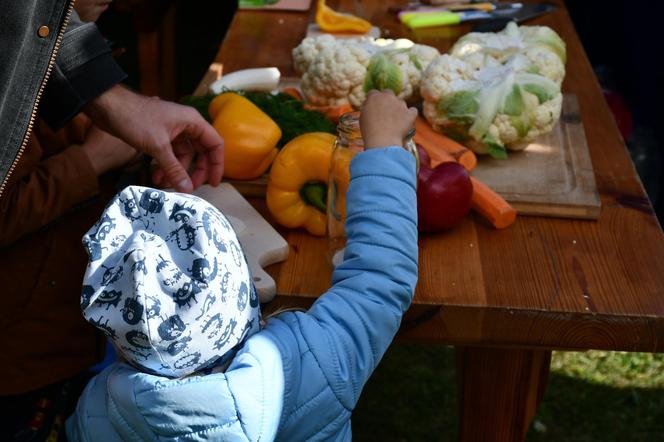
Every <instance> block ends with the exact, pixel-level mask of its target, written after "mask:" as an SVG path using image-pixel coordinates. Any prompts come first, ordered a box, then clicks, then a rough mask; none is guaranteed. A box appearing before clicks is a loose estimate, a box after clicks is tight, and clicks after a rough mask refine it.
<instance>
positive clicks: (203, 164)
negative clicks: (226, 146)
mask: <svg viewBox="0 0 664 442" xmlns="http://www.w3.org/2000/svg"><path fill="white" fill-rule="evenodd" d="M208 174H209V165H208V159H207V155H205V154H199V155H198V158H197V159H196V168H195V169H194V170H193V172H192V173H191V182H192V183H193V184H194V188H197V187H199V186H200V185H202V184H203V183H205V181H206V180H207V179H208Z"/></svg>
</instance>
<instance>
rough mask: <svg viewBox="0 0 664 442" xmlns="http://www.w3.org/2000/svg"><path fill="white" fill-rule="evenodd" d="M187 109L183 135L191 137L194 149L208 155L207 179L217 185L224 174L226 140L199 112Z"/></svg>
mask: <svg viewBox="0 0 664 442" xmlns="http://www.w3.org/2000/svg"><path fill="white" fill-rule="evenodd" d="M183 107H184V106H183ZM185 108H186V107H185ZM186 109H187V111H186V115H187V120H188V121H187V124H186V126H185V128H184V130H183V132H182V134H181V135H184V136H187V137H189V140H190V141H191V143H192V146H193V148H194V150H195V151H196V152H198V153H199V154H204V156H206V157H207V164H208V177H207V181H208V183H209V184H211V185H213V186H216V185H217V184H219V182H220V181H221V178H222V176H223V174H224V140H223V139H222V138H221V137H220V136H219V134H218V133H217V131H216V130H215V129H214V128H213V127H212V126H211V125H210V124H209V123H208V122H207V121H205V120H204V119H203V117H201V115H200V114H199V113H198V112H196V111H195V110H193V109H190V108H186Z"/></svg>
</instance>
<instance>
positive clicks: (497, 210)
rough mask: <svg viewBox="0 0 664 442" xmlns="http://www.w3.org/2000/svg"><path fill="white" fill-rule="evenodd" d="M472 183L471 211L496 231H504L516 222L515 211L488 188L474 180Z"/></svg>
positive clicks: (471, 178) (472, 179)
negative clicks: (485, 220) (486, 221)
mask: <svg viewBox="0 0 664 442" xmlns="http://www.w3.org/2000/svg"><path fill="white" fill-rule="evenodd" d="M470 180H471V181H472V182H473V210H475V211H476V212H477V213H479V214H480V215H482V216H483V217H484V218H486V219H487V220H488V221H489V222H490V223H491V224H492V225H493V226H494V227H495V228H496V229H504V228H506V227H509V226H510V225H512V223H513V222H514V221H515V220H516V210H514V208H513V207H512V206H510V205H509V203H508V202H507V201H505V200H504V199H503V197H501V196H500V195H498V194H497V193H496V192H494V191H493V190H491V188H490V187H489V186H487V185H486V184H484V183H483V182H481V181H479V180H478V179H476V178H473V177H470Z"/></svg>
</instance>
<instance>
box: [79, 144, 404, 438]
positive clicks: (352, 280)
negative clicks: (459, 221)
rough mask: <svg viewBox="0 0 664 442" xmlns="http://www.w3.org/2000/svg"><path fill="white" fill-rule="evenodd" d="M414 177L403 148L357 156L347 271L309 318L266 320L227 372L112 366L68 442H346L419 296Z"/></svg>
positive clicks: (85, 403) (82, 407)
mask: <svg viewBox="0 0 664 442" xmlns="http://www.w3.org/2000/svg"><path fill="white" fill-rule="evenodd" d="M415 175H416V174H415V160H414V158H413V156H412V155H410V154H409V153H408V152H406V151H405V150H403V149H402V148H400V147H388V148H384V149H374V150H369V151H366V152H363V153H361V154H359V155H357V156H356V157H355V158H354V159H353V161H352V163H351V182H350V187H349V190H348V194H347V206H348V217H347V220H346V232H347V234H348V238H349V239H348V243H347V245H346V252H345V260H344V262H343V263H342V264H341V265H339V266H338V267H337V268H336V270H335V271H334V275H333V287H332V288H331V289H330V290H329V291H328V292H326V293H325V294H324V295H322V296H321V297H320V298H319V299H318V300H317V301H316V302H315V303H314V304H313V306H312V307H311V308H310V309H309V311H307V312H306V313H304V312H287V313H282V314H280V315H278V316H277V317H273V318H271V319H269V320H268V322H267V326H266V327H265V328H264V329H263V330H262V331H261V332H259V333H257V334H255V335H253V336H252V337H250V338H249V339H248V340H247V341H246V343H245V344H244V346H243V347H242V349H241V350H240V351H239V352H238V354H237V356H236V357H235V358H234V360H233V362H232V364H231V365H230V366H229V367H228V369H227V370H226V372H224V373H216V374H210V375H206V376H190V377H188V378H184V379H169V378H164V377H159V376H154V375H150V374H146V373H142V372H139V371H137V370H136V369H134V368H133V367H131V366H128V365H126V364H122V363H115V364H113V365H111V366H109V367H108V368H107V369H105V370H104V371H103V372H101V373H100V374H99V375H97V376H96V377H95V378H93V379H92V380H91V382H90V383H89V385H88V386H87V387H86V389H85V391H84V393H83V395H82V396H81V398H80V400H79V403H78V407H77V409H76V412H75V413H74V415H73V416H71V417H70V418H69V420H68V421H67V433H68V436H69V439H70V440H74V441H76V440H79V441H116V440H132V441H133V440H135V441H139V440H141V441H152V440H224V441H230V440H232V441H235V440H242V441H244V440H251V441H259V440H260V441H269V440H273V439H276V440H282V441H289V442H290V441H303V440H338V441H345V440H350V439H351V424H350V417H351V413H352V411H353V408H354V407H355V404H356V403H357V400H358V399H359V396H360V392H361V391H362V388H363V387H364V384H365V383H366V381H367V379H368V378H369V376H370V375H371V373H372V371H373V370H374V368H375V367H376V365H377V364H378V362H379V361H380V359H381V357H382V356H383V354H384V353H385V351H386V350H387V347H388V346H389V344H390V342H391V341H392V338H393V337H394V335H395V333H396V332H397V329H398V328H399V323H400V321H401V317H402V315H403V313H404V311H405V310H406V309H407V308H408V306H409V305H410V302H411V300H412V297H413V293H414V290H415V284H416V281H417V202H416V195H415V182H416V176H415Z"/></svg>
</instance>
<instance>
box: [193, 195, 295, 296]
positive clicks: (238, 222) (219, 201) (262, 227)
mask: <svg viewBox="0 0 664 442" xmlns="http://www.w3.org/2000/svg"><path fill="white" fill-rule="evenodd" d="M194 195H196V196H198V197H200V198H203V199H204V200H206V201H208V202H209V203H210V204H212V205H213V206H215V207H216V208H218V209H219V210H221V212H222V213H223V214H224V215H225V216H226V218H228V220H229V221H230V223H231V224H232V225H233V228H234V229H235V233H236V234H237V236H238V239H239V240H240V244H241V245H242V248H243V249H244V253H245V255H246V257H247V262H248V264H249V268H250V269H251V273H252V276H253V278H254V285H255V286H256V292H257V293H258V298H259V299H260V302H261V303H265V302H269V301H271V300H272V298H274V295H275V294H276V292H277V287H276V284H275V282H274V280H273V279H272V277H271V276H270V275H268V274H267V273H266V272H265V270H263V267H266V266H268V265H270V264H274V263H276V262H280V261H284V260H285V259H286V258H288V243H287V242H286V240H284V238H283V237H282V236H281V235H280V234H279V233H278V232H277V231H276V230H274V228H273V227H272V226H271V225H270V224H269V223H268V222H267V221H266V220H265V218H263V217H262V216H261V215H260V214H259V213H258V212H257V211H256V209H254V208H253V207H252V206H251V204H249V202H248V201H247V200H246V199H244V197H243V196H242V195H240V193H239V192H238V191H237V190H235V188H234V187H233V186H232V185H231V184H229V183H221V184H220V185H219V186H217V187H211V186H208V185H204V186H201V187H200V188H198V189H197V190H196V191H195V192H194Z"/></svg>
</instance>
